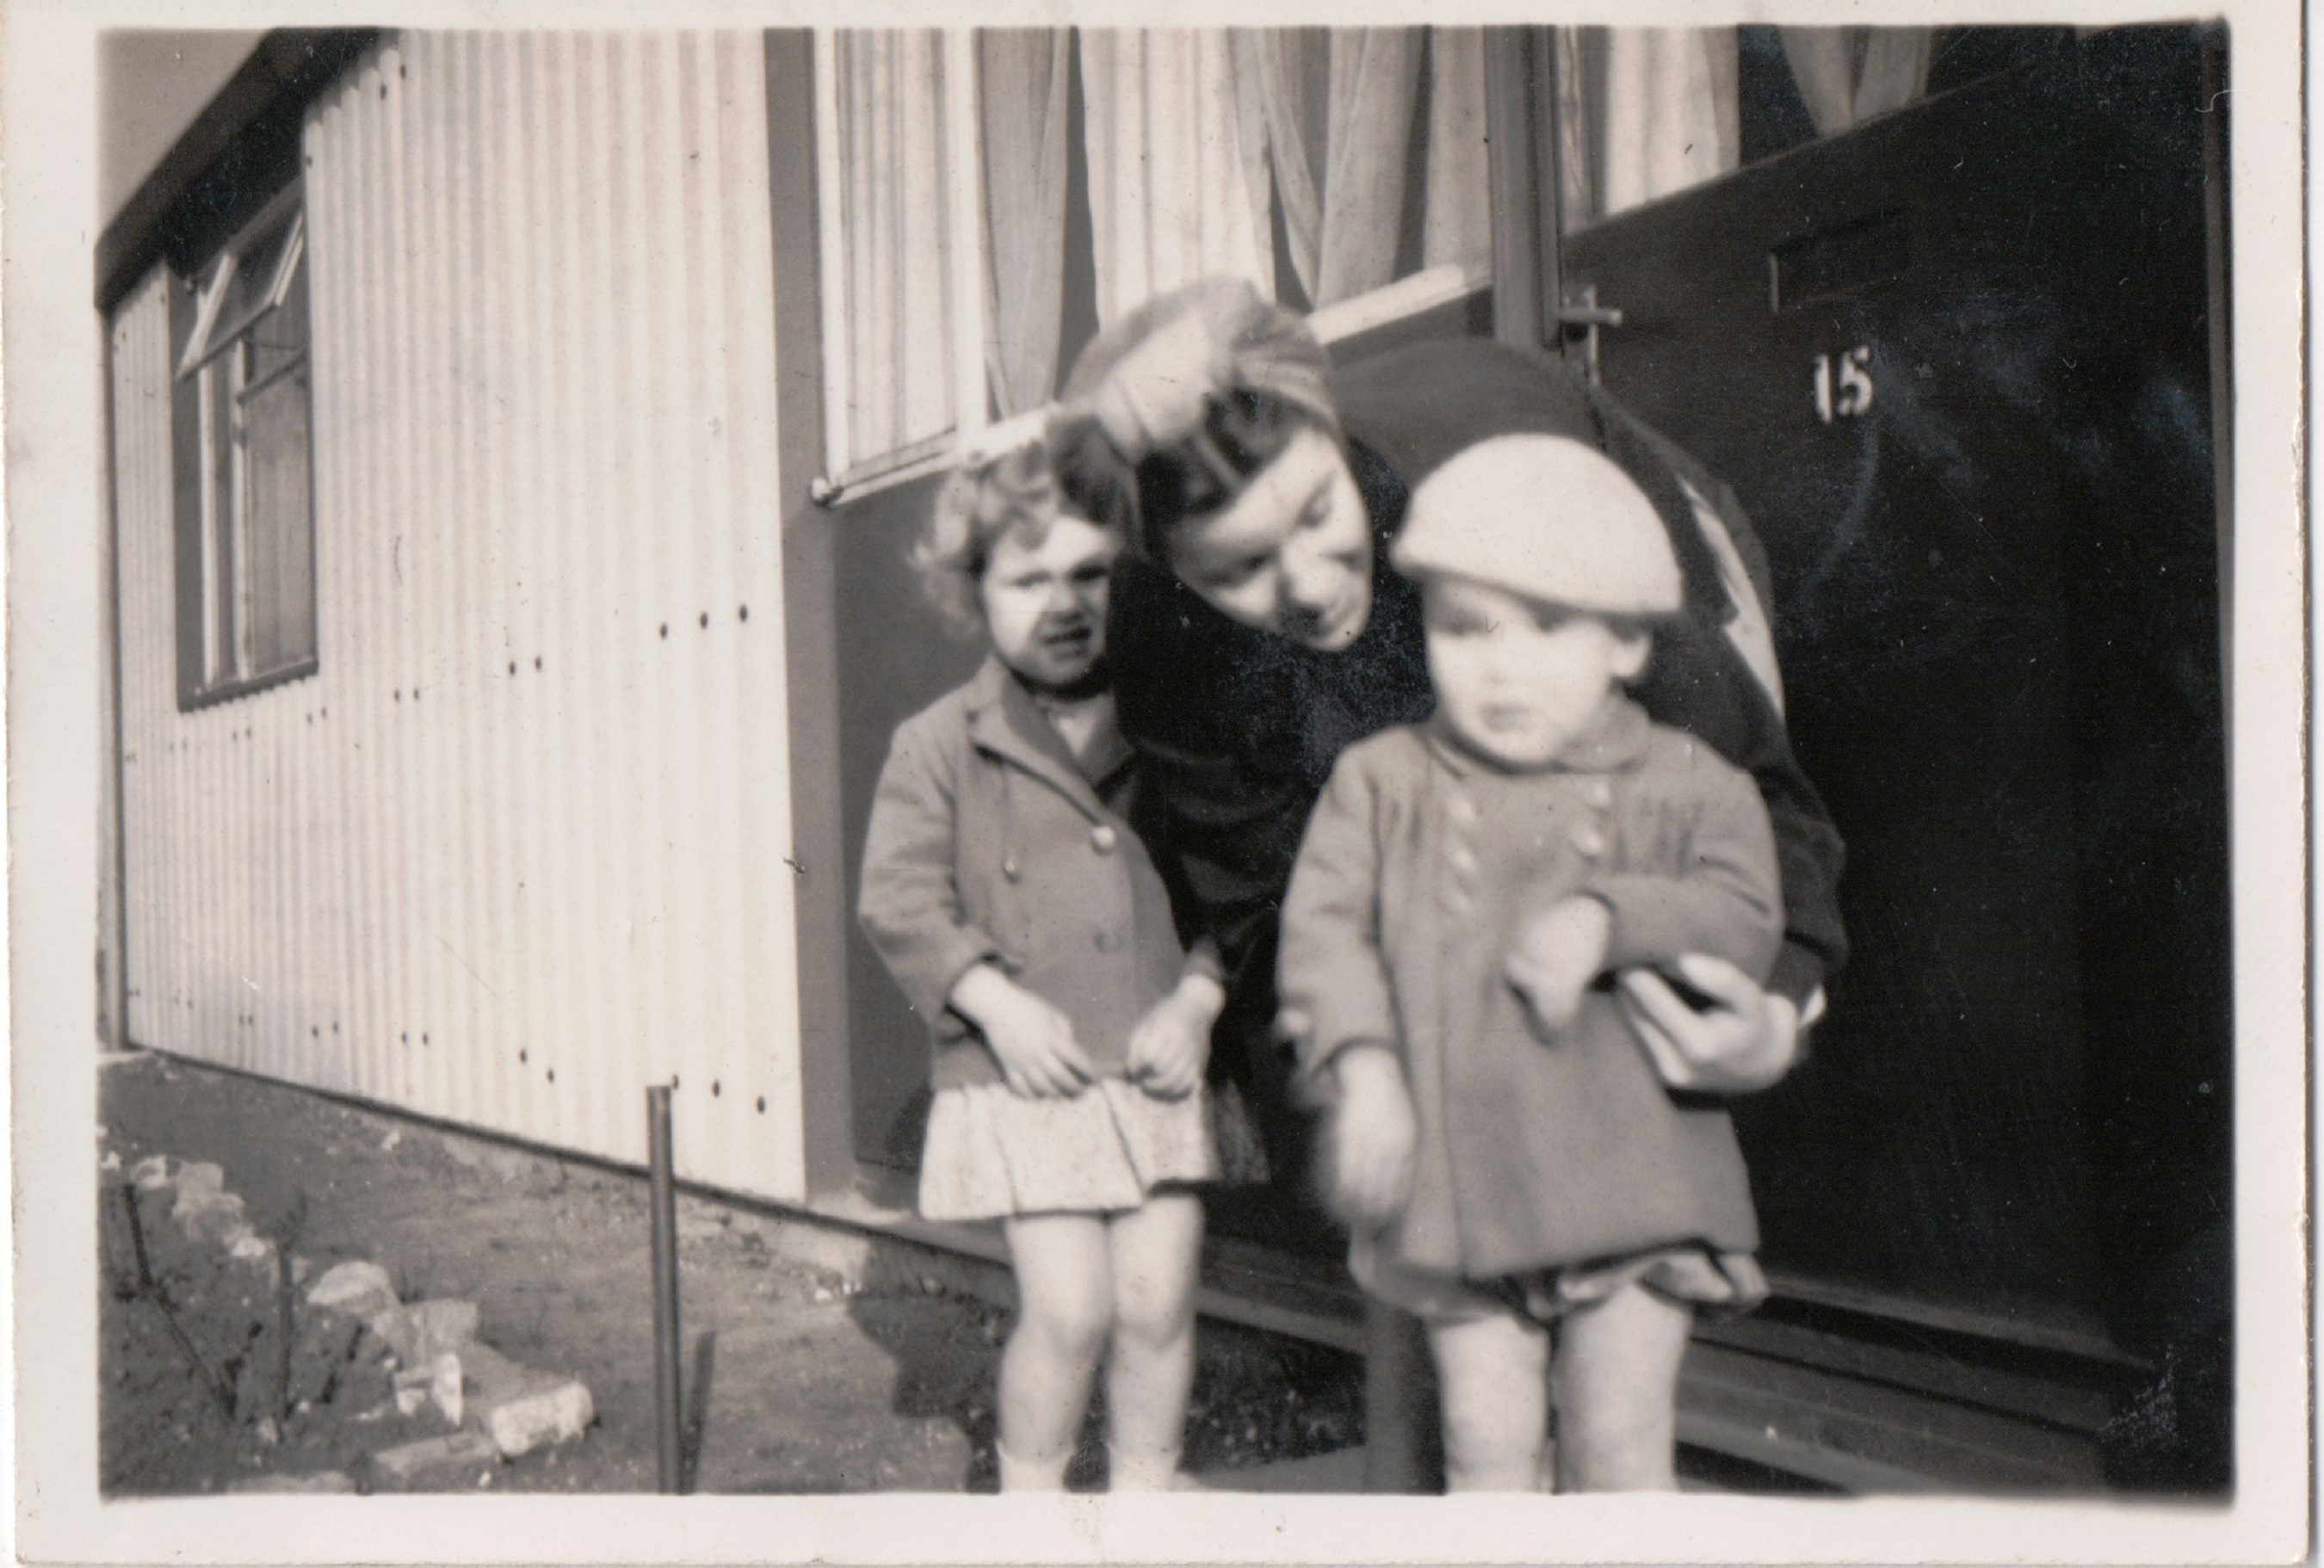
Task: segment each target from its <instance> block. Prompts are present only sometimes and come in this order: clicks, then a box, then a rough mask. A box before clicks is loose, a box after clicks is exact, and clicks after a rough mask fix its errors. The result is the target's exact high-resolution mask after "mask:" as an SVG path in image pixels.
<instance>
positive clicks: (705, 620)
mask: <svg viewBox="0 0 2324 1568" xmlns="http://www.w3.org/2000/svg"><path fill="white" fill-rule="evenodd" d="M702 628H703V630H704V631H705V632H706V631H708V630H709V629H710V612H709V611H707V610H705V611H704V612H702Z"/></svg>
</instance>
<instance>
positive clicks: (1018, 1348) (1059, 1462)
mask: <svg viewBox="0 0 2324 1568" xmlns="http://www.w3.org/2000/svg"><path fill="white" fill-rule="evenodd" d="M1001 1233H1002V1234H1003V1235H1004V1236H1006V1237H1007V1238H1008V1241H1009V1257H1010V1262H1011V1263H1012V1264H1013V1265H1014V1266H1015V1268H1016V1270H1017V1326H1016V1327H1015V1328H1014V1329H1013V1330H1011V1331H1010V1335H1009V1348H1008V1349H1007V1350H1005V1351H1002V1352H1001V1390H1000V1407H1001V1409H1000V1415H1001V1486H1002V1489H1003V1490H1057V1489H1058V1488H1061V1487H1063V1486H1064V1485H1065V1465H1066V1463H1067V1462H1068V1461H1070V1460H1071V1459H1072V1458H1073V1453H1074V1438H1075V1436H1077V1435H1078V1434H1079V1433H1080V1430H1081V1424H1082V1415H1083V1413H1084V1411H1085V1410H1087V1409H1088V1408H1089V1391H1090V1381H1091V1379H1093V1377H1094V1376H1095V1375H1096V1372H1097V1363H1098V1360H1099V1358H1100V1357H1101V1356H1102V1355H1103V1354H1104V1353H1105V1342H1106V1336H1107V1335H1108V1334H1109V1333H1111V1332H1112V1329H1113V1280H1112V1273H1111V1265H1110V1263H1109V1261H1108V1259H1107V1247H1106V1235H1105V1222H1104V1221H1102V1219H1100V1218H1099V1217H1098V1216H1097V1215H1095V1214H1020V1215H1019V1216H1017V1217H1016V1218H1014V1219H1010V1220H1007V1221H1004V1222H1002V1224H1001Z"/></svg>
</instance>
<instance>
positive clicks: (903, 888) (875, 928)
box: [855, 724, 1001, 1025]
mask: <svg viewBox="0 0 2324 1568" xmlns="http://www.w3.org/2000/svg"><path fill="white" fill-rule="evenodd" d="M953 766H954V764H952V763H951V762H950V761H949V760H948V759H947V758H946V757H945V752H944V750H943V748H942V747H941V746H940V745H939V744H937V743H936V740H935V738H934V737H931V736H929V735H927V734H926V733H922V731H921V730H920V729H919V728H918V726H916V725H913V724H906V725H904V726H903V727H902V728H900V729H899V730H898V731H897V732H896V738H895V740H894V741H893V742H891V743H890V747H889V751H888V761H887V764H886V765H885V766H884V767H882V768H881V770H880V783H879V788H878V789H876V790H875V791H874V792H873V794H872V798H871V826H870V829H869V831H868V832H867V833H866V834H865V835H864V841H863V878H862V893H861V894H860V895H859V896H858V898H857V899H856V910H855V913H856V918H857V919H858V920H859V921H861V922H862V927H863V934H864V935H865V936H868V937H870V938H871V945H872V946H873V947H874V948H875V949H877V950H878V952H879V955H880V958H881V962H882V963H884V964H887V966H888V973H890V974H892V975H894V976H895V977H896V983H897V984H898V985H899V986H901V987H902V988H903V991H904V994H905V996H906V998H907V999H908V1000H909V1001H910V1002H911V1004H912V1007H913V1010H915V1011H917V1012H918V1013H919V1015H920V1016H921V1017H922V1018H924V1019H927V1021H928V1022H929V1023H930V1024H931V1025H937V1024H940V1022H941V1020H942V1019H944V1017H945V1008H946V1006H947V1005H948V1001H947V999H948V998H950V996H951V995H952V988H953V986H954V984H955V983H956V982H958V981H959V979H960V977H961V976H962V975H964V974H965V973H968V971H969V970H970V969H972V968H973V967H974V966H975V965H977V964H982V963H984V962H986V961H987V960H990V959H996V958H998V957H999V956H1000V953H1001V946H1000V944H999V943H997V942H995V941H994V940H993V939H992V937H991V936H990V935H989V934H987V933H986V932H984V931H982V930H979V929H978V928H977V927H975V926H974V925H973V924H971V923H970V921H969V919H968V918H967V916H966V915H965V913H964V911H963V909H962V906H961V899H960V889H959V887H958V885H957V882H956V881H955V876H954V865H955V864H956V863H957V848H956V845H955V842H954V839H955V835H956V831H957V819H956V816H955V810H954V778H953V776H952V774H953Z"/></svg>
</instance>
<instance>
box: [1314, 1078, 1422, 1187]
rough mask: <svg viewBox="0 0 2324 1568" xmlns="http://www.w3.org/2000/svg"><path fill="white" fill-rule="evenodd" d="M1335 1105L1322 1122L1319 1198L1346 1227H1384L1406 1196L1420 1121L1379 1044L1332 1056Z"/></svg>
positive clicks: (1407, 1093)
mask: <svg viewBox="0 0 2324 1568" xmlns="http://www.w3.org/2000/svg"><path fill="white" fill-rule="evenodd" d="M1331 1070H1332V1073H1333V1077H1334V1078H1335V1079H1336V1080H1337V1083H1338V1089H1339V1103H1338V1104H1337V1105H1336V1106H1335V1107H1334V1108H1333V1111H1332V1114H1331V1117H1330V1119H1329V1121H1326V1123H1325V1124H1324V1129H1323V1198H1324V1201H1325V1202H1326V1203H1327V1204H1330V1206H1331V1209H1332V1212H1333V1213H1335V1214H1337V1215H1339V1216H1340V1218H1342V1220H1345V1221H1347V1222H1349V1223H1350V1224H1351V1225H1384V1224H1386V1223H1388V1221H1390V1220H1393V1219H1395V1218H1396V1217H1397V1215H1398V1214H1400V1213H1403V1212H1404V1205H1405V1201H1406V1199H1407V1198H1409V1197H1410V1196H1411V1195H1412V1171H1413V1157H1414V1151H1415V1148H1416V1146H1417V1145H1418V1143H1419V1141H1420V1124H1419V1121H1418V1120H1417V1119H1416V1117H1415V1116H1414V1115H1413V1111H1412V1093H1411V1091H1410V1090H1408V1089H1406V1087H1405V1084H1404V1068H1403V1067H1402V1065H1399V1064H1398V1063H1397V1059H1396V1056H1395V1053H1393V1052H1392V1051H1390V1050H1389V1049H1388V1047H1385V1046H1370V1045H1364V1046H1350V1047H1347V1049H1345V1050H1343V1051H1342V1052H1341V1053H1340V1054H1339V1055H1338V1056H1334V1057H1333V1058H1332V1069H1331Z"/></svg>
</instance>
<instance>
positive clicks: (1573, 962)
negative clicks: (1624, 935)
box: [1507, 898, 1614, 1034]
mask: <svg viewBox="0 0 2324 1568" xmlns="http://www.w3.org/2000/svg"><path fill="white" fill-rule="evenodd" d="M1613 931H1614V915H1613V911H1612V910H1610V909H1607V907H1606V906H1605V905H1604V904H1603V903H1601V902H1600V901H1599V900H1598V899H1591V898H1572V899H1560V900H1559V901H1558V902H1556V903H1554V904H1552V905H1551V906H1550V907H1549V908H1548V909H1545V910H1543V911H1542V912H1541V913H1540V914H1538V915H1535V917H1534V918H1532V919H1530V920H1528V921H1526V924H1525V926H1524V927H1523V928H1522V929H1521V930H1519V931H1518V933H1517V943H1516V945H1515V946H1513V947H1512V948H1511V949H1510V952H1509V956H1508V965H1507V972H1508V977H1509V983H1510V984H1511V985H1514V986H1516V987H1517V991H1518V993H1519V994H1520V995H1522V996H1523V997H1524V998H1525V1000H1526V1007H1527V1008H1528V1009H1529V1010H1531V1011H1532V1013H1533V1016H1534V1020H1535V1022H1536V1023H1538V1024H1540V1025H1541V1027H1542V1028H1543V1029H1544V1030H1545V1031H1546V1032H1548V1033H1550V1034H1555V1033H1557V1032H1558V1031H1559V1030H1560V1029H1563V1028H1565V1027H1566V1026H1567V1025H1568V1024H1570V1023H1572V1021H1573V1015H1574V1013H1575V1012H1576V1011H1577V1010H1579V1009H1580V1008H1581V1006H1582V992H1585V991H1587V990H1589V989H1590V982H1591V981H1593V980H1595V979H1597V978H1598V976H1599V974H1600V972H1601V971H1603V970H1604V969H1605V967H1606V944H1607V942H1608V941H1609V939H1610V938H1611V936H1613Z"/></svg>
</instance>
